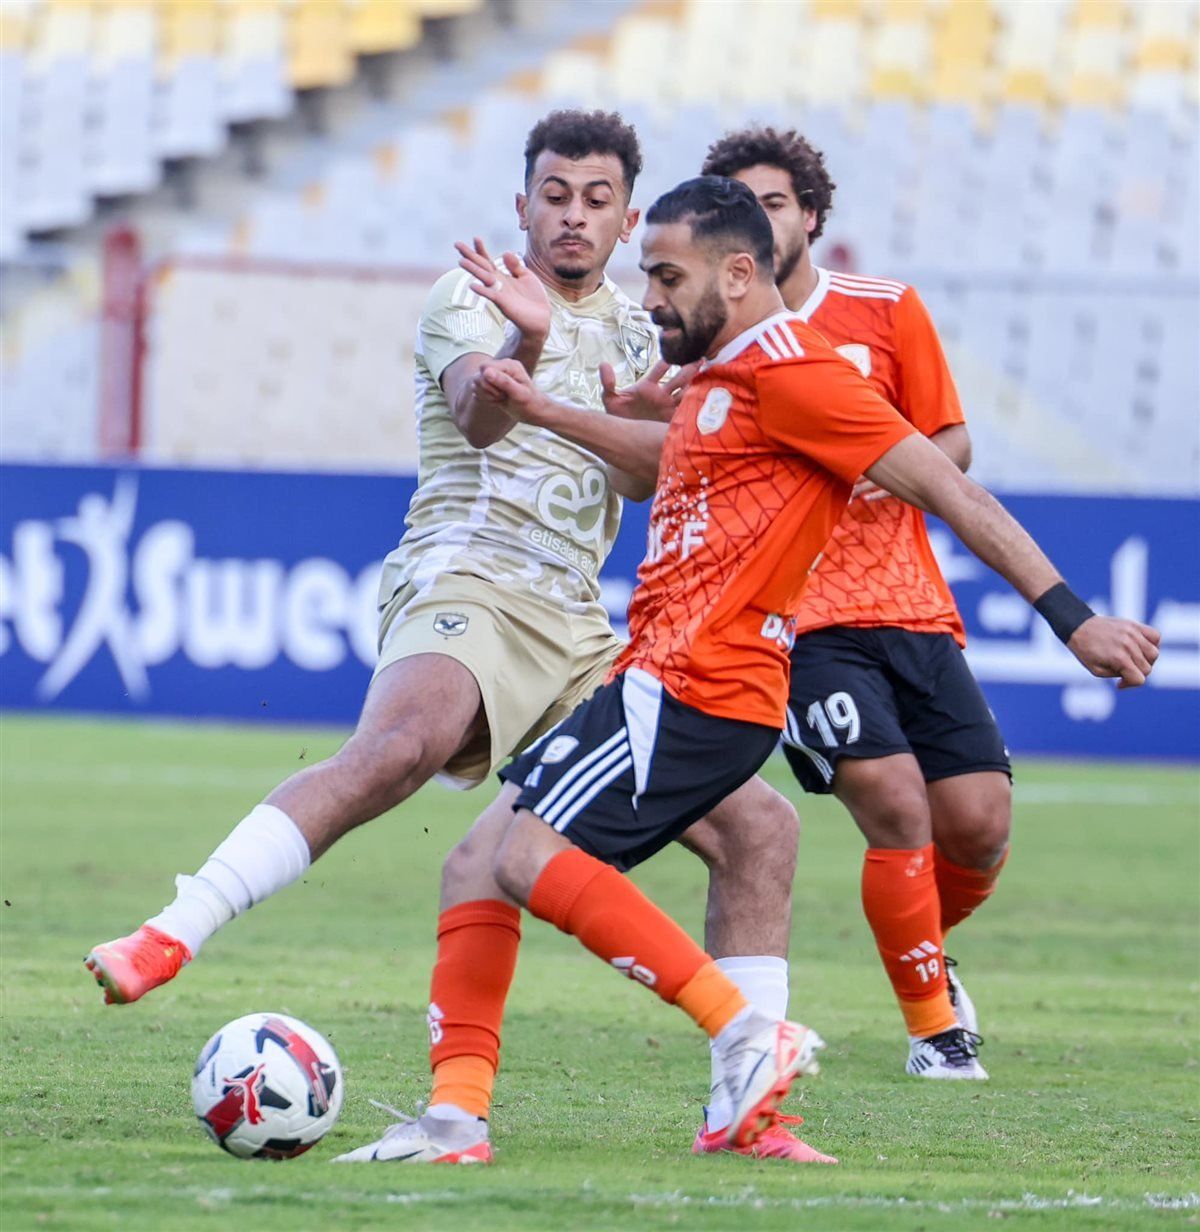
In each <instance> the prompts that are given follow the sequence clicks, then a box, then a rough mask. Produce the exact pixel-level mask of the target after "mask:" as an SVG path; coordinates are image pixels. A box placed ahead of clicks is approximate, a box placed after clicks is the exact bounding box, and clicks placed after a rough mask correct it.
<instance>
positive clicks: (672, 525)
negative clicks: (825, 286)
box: [613, 312, 913, 727]
mask: <svg viewBox="0 0 1200 1232" xmlns="http://www.w3.org/2000/svg"><path fill="white" fill-rule="evenodd" d="M912 432H913V428H912V426H911V425H910V424H908V423H907V422H906V421H905V420H904V419H903V418H902V417H901V416H900V415H898V414H897V413H896V411H895V409H894V408H892V407H891V406H889V405H888V404H887V403H886V402H885V401H884V400H883V399H882V398H880V396H879V395H878V394H877V393H875V391H874V390H873V389H872V388H871V387H870V385H868V384H867V382H866V381H864V380H863V379H862V377H861V376H860V375H859V374H858V372H856V371H855V369H854V366H853V365H852V364H850V363H848V362H847V361H846V360H845V359H843V358H842V357H841V356H839V355H838V354H837V353H836V352H835V351H834V350H833V348H832V347H830V345H829V344H828V343H827V342H826V341H825V340H824V339H823V338H822V337H821V335H820V334H818V333H817V332H816V331H815V330H813V329H810V328H809V327H808V326H807V325H805V324H804V323H803V322H802V321H801V320H800V319H799V318H798V317H797V316H796V315H795V314H794V313H790V312H781V313H778V314H777V315H775V316H772V317H769V318H768V319H767V320H765V321H760V322H759V323H758V324H757V325H755V326H754V327H752V328H751V329H749V330H747V331H746V332H745V333H743V334H741V335H740V336H739V337H737V338H735V339H734V340H733V341H732V342H730V343H729V345H728V346H726V347H725V348H724V349H723V350H722V351H721V353H720V354H719V355H717V357H716V358H715V359H714V360H713V361H712V362H711V363H710V364H708V365H706V366H705V367H704V369H703V370H702V371H701V372H700V374H699V375H698V376H697V377H696V379H695V380H694V381H693V382H692V384H691V385H690V386H689V388H688V390H687V392H686V393H685V394H684V397H683V401H682V402H681V403H680V406H679V409H678V410H677V411H676V413H675V416H674V418H673V419H672V420H671V426H670V428H669V429H668V431H667V438H666V442H665V444H664V446H663V454H662V461H661V463H660V465H659V472H658V491H657V493H656V494H655V497H654V505H653V507H652V508H651V511H650V533H649V547H648V550H647V554H646V559H645V561H644V562H643V563H642V566H641V568H640V569H639V570H638V582H639V584H638V588H637V590H636V591H635V592H634V595H633V599H632V601H631V602H630V605H629V645H628V646H627V647H626V648H625V650H624V651H623V653H622V654H621V656H620V658H619V659H618V660H617V663H616V666H615V667H614V669H613V671H614V673H616V672H621V671H625V670H626V669H628V668H631V667H640V668H643V669H644V670H645V671H647V672H649V673H650V674H651V675H652V676H655V677H657V678H658V679H659V680H660V681H661V682H662V684H663V687H664V688H665V689H666V690H667V692H669V693H670V694H671V695H672V696H674V697H676V698H678V699H679V700H680V701H682V702H685V703H686V704H687V705H689V706H694V707H695V708H696V709H697V710H702V711H704V712H705V713H707V714H713V715H718V716H720V717H722V718H731V719H743V720H745V721H747V722H751V723H761V724H763V725H765V726H769V727H782V726H783V722H784V714H785V708H786V704H787V694H788V650H789V649H790V648H791V644H792V640H793V628H794V617H795V614H796V611H797V610H798V607H799V601H800V592H801V590H802V589H803V587H804V582H805V579H806V578H807V576H808V571H809V569H810V568H811V567H812V563H813V561H814V560H815V559H816V558H817V556H818V554H819V553H820V551H821V549H822V548H823V547H824V546H825V543H826V541H827V540H828V538H829V535H830V533H831V532H832V531H833V528H834V526H835V525H836V524H837V520H838V518H839V517H840V516H841V514H842V511H843V510H844V509H845V507H846V501H847V499H848V497H849V494H850V488H851V485H852V484H853V482H854V480H855V479H857V478H858V476H859V475H861V474H862V473H863V471H864V470H866V469H867V468H868V467H869V466H871V465H873V464H874V463H875V462H876V461H878V459H879V458H880V457H882V456H883V454H885V453H886V452H887V451H888V450H889V449H891V447H892V446H893V445H895V444H896V443H897V442H899V441H901V440H903V439H904V438H905V437H907V436H909V435H910V434H911V433H912Z"/></svg>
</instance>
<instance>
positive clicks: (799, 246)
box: [775, 240, 804, 287]
mask: <svg viewBox="0 0 1200 1232" xmlns="http://www.w3.org/2000/svg"><path fill="white" fill-rule="evenodd" d="M802 256H804V241H803V240H797V241H796V242H795V244H793V245H792V247H791V248H789V249H787V251H786V252H784V251H780V253H779V255H778V256H777V257H776V258H775V285H776V286H777V287H781V286H783V284H784V283H785V282H787V280H788V279H789V278H790V277H791V276H792V274H794V273H795V271H796V266H797V265H799V264H800V258H801V257H802Z"/></svg>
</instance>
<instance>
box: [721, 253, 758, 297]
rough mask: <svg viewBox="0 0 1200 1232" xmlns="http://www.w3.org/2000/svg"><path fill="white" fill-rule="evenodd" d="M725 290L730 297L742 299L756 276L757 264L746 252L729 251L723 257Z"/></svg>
mask: <svg viewBox="0 0 1200 1232" xmlns="http://www.w3.org/2000/svg"><path fill="white" fill-rule="evenodd" d="M724 264H725V291H726V294H727V295H728V296H729V298H730V299H735V300H736V299H742V298H744V297H745V295H746V294H747V293H748V292H749V290H750V288H751V286H753V284H754V281H755V279H756V278H757V277H758V266H757V265H756V264H755V262H754V258H753V257H752V256H751V255H750V254H749V253H748V252H731V253H729V254H728V255H727V256H726V257H725V262H724Z"/></svg>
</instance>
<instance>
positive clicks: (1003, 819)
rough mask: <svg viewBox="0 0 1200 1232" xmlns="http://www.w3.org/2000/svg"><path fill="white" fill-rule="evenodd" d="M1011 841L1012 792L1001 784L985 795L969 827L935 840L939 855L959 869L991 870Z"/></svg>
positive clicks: (1005, 785) (1003, 854)
mask: <svg viewBox="0 0 1200 1232" xmlns="http://www.w3.org/2000/svg"><path fill="white" fill-rule="evenodd" d="M1011 837H1012V788H1011V787H1010V786H1009V784H1008V783H1005V784H1004V786H1003V787H1002V788H999V789H997V790H996V791H995V792H989V793H988V795H987V797H986V798H985V799H982V800H979V801H978V802H977V806H976V808H975V809H973V810H972V816H971V824H970V825H968V826H959V827H957V829H956V831H955V833H953V834H949V835H946V836H944V837H943V836H939V838H938V846H939V847H940V848H941V851H942V854H943V855H944V856H945V857H946V858H947V859H948V860H950V861H952V862H953V863H955V864H958V865H960V866H961V867H963V868H973V869H978V870H980V871H983V870H986V869H989V868H995V867H996V865H997V864H999V863H1000V861H1001V860H1002V859H1003V858H1004V856H1005V853H1006V852H1007V851H1008V844H1009V840H1010V838H1011Z"/></svg>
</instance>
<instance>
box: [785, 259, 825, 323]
mask: <svg viewBox="0 0 1200 1232" xmlns="http://www.w3.org/2000/svg"><path fill="white" fill-rule="evenodd" d="M816 289H817V267H816V266H815V265H814V264H813V260H812V253H811V252H810V251H809V250H808V249H807V248H805V250H804V256H802V257H801V258H800V260H799V261H797V262H796V268H795V269H794V270H792V272H791V273H790V274H789V275H788V276H787V278H786V279H785V280H784V281H783V282H781V283H780V284H779V294H780V295H782V296H783V302H784V303H785V304H786V305H787V306H788V307H789V308H790V309H791V310H792V311H793V312H799V311H800V309H801V308H803V307H804V305H805V304H806V303H807V302H808V297H809V296H810V295H811V294H812V293H813V292H814V291H815V290H816Z"/></svg>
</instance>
